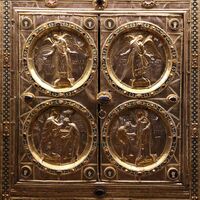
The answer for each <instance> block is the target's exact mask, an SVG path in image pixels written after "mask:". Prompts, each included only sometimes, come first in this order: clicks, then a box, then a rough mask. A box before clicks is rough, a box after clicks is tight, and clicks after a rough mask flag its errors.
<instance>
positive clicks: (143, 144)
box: [135, 110, 153, 165]
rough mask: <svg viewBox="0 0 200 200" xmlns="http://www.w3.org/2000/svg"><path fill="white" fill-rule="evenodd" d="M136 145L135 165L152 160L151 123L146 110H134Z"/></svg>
mask: <svg viewBox="0 0 200 200" xmlns="http://www.w3.org/2000/svg"><path fill="white" fill-rule="evenodd" d="M135 126H136V146H137V148H138V153H137V158H136V160H135V163H136V165H139V164H142V163H143V164H144V163H148V162H152V161H153V156H152V155H151V147H152V131H153V130H152V125H151V121H150V120H149V119H148V112H147V111H146V110H137V111H136V125H135Z"/></svg>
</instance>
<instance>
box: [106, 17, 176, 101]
mask: <svg viewBox="0 0 200 200" xmlns="http://www.w3.org/2000/svg"><path fill="white" fill-rule="evenodd" d="M130 30H133V31H134V30H144V31H150V32H152V33H156V34H157V35H159V36H160V37H162V38H163V40H164V41H165V43H166V44H167V45H168V51H169V52H168V53H169V57H170V59H169V60H168V62H167V63H166V66H165V67H166V68H167V69H165V72H164V75H163V76H162V78H161V79H159V80H158V81H157V82H156V83H155V84H153V85H152V87H149V88H141V89H134V88H130V87H127V86H126V85H125V84H122V83H121V81H120V80H118V78H115V75H113V73H114V72H113V69H112V67H111V66H110V59H109V52H110V48H111V46H112V43H113V42H114V41H115V40H116V38H117V37H118V36H119V35H120V34H122V33H125V32H128V31H130ZM176 68H177V52H176V48H175V46H174V45H173V41H172V39H171V38H170V36H169V35H168V34H167V33H166V32H165V31H164V30H163V29H161V28H160V27H159V26H157V25H155V24H153V23H150V22H145V21H134V22H128V23H125V24H123V25H121V26H120V27H119V28H117V29H116V30H115V31H113V32H112V33H111V34H110V35H109V36H108V38H107V40H106V42H105V43H104V46H103V48H102V70H103V73H104V75H105V77H106V79H107V81H108V82H109V84H110V85H111V86H112V87H113V88H114V89H115V90H117V91H118V92H120V93H121V94H123V95H125V96H128V97H137V98H148V97H151V96H155V95H156V94H158V93H160V92H161V91H162V90H164V89H165V88H166V87H167V85H168V84H169V83H170V82H171V81H172V80H173V79H174V76H175V73H176ZM111 72H112V73H111ZM113 79H116V81H115V80H113ZM153 87H154V88H153Z"/></svg>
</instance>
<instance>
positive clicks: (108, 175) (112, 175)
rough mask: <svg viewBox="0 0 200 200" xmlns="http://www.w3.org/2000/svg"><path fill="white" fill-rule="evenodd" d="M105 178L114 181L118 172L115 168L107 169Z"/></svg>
mask: <svg viewBox="0 0 200 200" xmlns="http://www.w3.org/2000/svg"><path fill="white" fill-rule="evenodd" d="M104 176H105V177H106V178H108V179H113V178H115V176H116V170H115V168H114V167H106V168H105V170H104Z"/></svg>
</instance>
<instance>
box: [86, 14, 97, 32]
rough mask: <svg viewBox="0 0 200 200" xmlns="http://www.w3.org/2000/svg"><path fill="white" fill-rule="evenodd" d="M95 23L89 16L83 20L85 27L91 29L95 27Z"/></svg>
mask: <svg viewBox="0 0 200 200" xmlns="http://www.w3.org/2000/svg"><path fill="white" fill-rule="evenodd" d="M95 25H96V23H95V20H94V19H93V18H91V17H89V18H87V19H85V21H84V26H85V28H86V29H89V30H92V29H94V28H95Z"/></svg>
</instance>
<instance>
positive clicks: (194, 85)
mask: <svg viewBox="0 0 200 200" xmlns="http://www.w3.org/2000/svg"><path fill="white" fill-rule="evenodd" d="M190 5H191V6H190V24H191V26H190V27H191V34H190V52H191V56H190V58H191V59H190V72H189V74H190V121H189V129H190V149H191V151H190V155H191V157H190V166H191V177H192V178H191V180H190V188H191V191H190V199H193V200H198V199H199V196H200V194H199V192H200V191H199V169H198V168H199V121H200V119H199V117H200V116H199V67H200V66H199V63H200V60H199V48H200V44H199V29H200V26H199V22H198V20H199V15H200V14H199V1H198V0H191V4H190ZM2 8H3V21H2V24H0V26H1V27H2V29H3V34H2V37H3V39H2V43H3V48H2V55H3V56H2V57H3V59H2V63H3V65H2V66H3V67H2V68H1V73H2V75H1V76H2V77H1V79H2V86H1V87H2V97H1V101H0V102H2V106H1V109H2V111H3V114H2V128H1V130H2V135H1V137H0V138H1V140H2V149H1V150H0V153H1V154H2V156H1V157H2V158H1V163H2V165H0V166H1V170H0V172H1V176H0V177H1V179H2V180H1V183H2V186H1V189H0V192H2V199H5V200H8V199H11V197H10V178H11V171H12V169H11V168H10V167H9V166H10V145H11V141H10V133H11V129H12V122H11V107H10V99H13V98H14V97H13V96H12V93H11V88H10V87H11V74H12V73H13V72H12V70H11V60H10V58H11V35H10V33H11V24H12V20H11V16H10V12H11V10H10V1H8V0H3V1H2ZM0 144H1V143H0ZM12 199H13V198H12ZM15 199H20V198H15ZM25 199H26V198H25ZM45 199H46V198H45Z"/></svg>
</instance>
